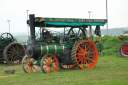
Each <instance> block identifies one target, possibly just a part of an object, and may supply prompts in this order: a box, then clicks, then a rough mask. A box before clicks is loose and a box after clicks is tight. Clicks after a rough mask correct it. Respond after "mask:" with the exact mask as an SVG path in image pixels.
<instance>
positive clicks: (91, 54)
mask: <svg viewBox="0 0 128 85" xmlns="http://www.w3.org/2000/svg"><path fill="white" fill-rule="evenodd" d="M105 23H107V20H106V19H71V18H42V17H35V15H33V14H31V15H29V20H28V21H27V24H28V25H30V34H31V41H30V43H28V45H27V47H26V55H25V57H24V58H23V60H22V68H23V71H24V72H26V73H28V72H37V70H38V68H39V67H40V68H41V70H42V72H44V73H53V72H56V71H57V70H58V68H59V67H62V68H66V69H69V68H73V67H79V68H81V69H91V68H94V67H95V66H96V64H97V61H98V52H100V51H101V50H102V49H103V43H102V42H101V41H100V36H101V33H100V26H104V24H105ZM91 26H96V30H95V34H96V35H98V36H99V41H97V42H96V43H93V42H92V41H93V39H92V30H90V40H89V39H88V38H87V35H86V29H87V27H90V29H92V27H91ZM35 27H36V29H37V27H39V28H40V32H39V34H40V36H39V38H38V40H36V38H37V37H35ZM51 27H52V28H51ZM66 27H70V29H69V30H66ZM47 28H50V29H58V31H59V29H60V28H63V33H61V34H59V33H58V32H57V33H55V32H54V33H51V32H49V31H48V30H47Z"/></svg>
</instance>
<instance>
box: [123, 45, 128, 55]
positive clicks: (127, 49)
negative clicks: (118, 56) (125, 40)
mask: <svg viewBox="0 0 128 85" xmlns="http://www.w3.org/2000/svg"><path fill="white" fill-rule="evenodd" d="M122 53H123V54H125V55H128V45H125V46H123V47H122Z"/></svg>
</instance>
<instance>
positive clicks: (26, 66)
mask: <svg viewBox="0 0 128 85" xmlns="http://www.w3.org/2000/svg"><path fill="white" fill-rule="evenodd" d="M22 68H23V71H24V72H25V73H30V72H31V73H33V72H37V71H38V68H39V65H37V61H36V60H34V58H29V57H28V56H27V55H26V56H25V57H24V58H23V60H22Z"/></svg>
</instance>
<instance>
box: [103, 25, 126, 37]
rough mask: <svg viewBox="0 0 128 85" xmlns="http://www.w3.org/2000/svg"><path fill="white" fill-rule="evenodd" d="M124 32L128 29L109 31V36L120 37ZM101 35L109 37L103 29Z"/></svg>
mask: <svg viewBox="0 0 128 85" xmlns="http://www.w3.org/2000/svg"><path fill="white" fill-rule="evenodd" d="M124 31H128V27H124V28H113V29H108V35H110V36H119V35H121V34H123V32H124ZM101 34H102V35H107V29H101Z"/></svg>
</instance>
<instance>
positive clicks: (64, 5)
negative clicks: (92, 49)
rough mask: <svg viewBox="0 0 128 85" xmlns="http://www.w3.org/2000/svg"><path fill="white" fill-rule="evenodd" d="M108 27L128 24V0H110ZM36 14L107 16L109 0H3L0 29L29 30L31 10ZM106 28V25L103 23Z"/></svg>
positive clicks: (87, 16)
mask: <svg viewBox="0 0 128 85" xmlns="http://www.w3.org/2000/svg"><path fill="white" fill-rule="evenodd" d="M107 2H108V3H107V4H108V5H107V6H108V28H109V29H110V28H122V27H128V5H127V3H128V0H107ZM26 10H29V11H28V14H35V16H36V17H56V18H85V19H88V18H89V13H88V11H91V13H90V18H91V19H106V0H0V33H3V32H9V23H8V21H7V20H10V32H11V33H16V32H27V31H28V30H27V24H26V20H27V11H26ZM101 28H102V29H106V25H105V26H104V27H101Z"/></svg>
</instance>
